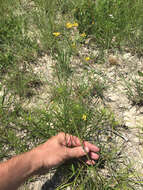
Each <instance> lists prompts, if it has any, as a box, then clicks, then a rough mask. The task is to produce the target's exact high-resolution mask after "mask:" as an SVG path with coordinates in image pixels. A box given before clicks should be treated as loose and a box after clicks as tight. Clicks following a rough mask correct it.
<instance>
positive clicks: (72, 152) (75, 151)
mask: <svg viewBox="0 0 143 190" xmlns="http://www.w3.org/2000/svg"><path fill="white" fill-rule="evenodd" d="M87 153H89V149H88V148H87V147H85V150H84V149H83V148H82V146H79V147H75V148H67V157H68V158H80V157H83V156H85V155H86V154H87Z"/></svg>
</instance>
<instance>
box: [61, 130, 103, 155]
mask: <svg viewBox="0 0 143 190" xmlns="http://www.w3.org/2000/svg"><path fill="white" fill-rule="evenodd" d="M58 136H59V142H60V143H62V144H63V145H64V146H68V147H77V146H81V145H83V146H84V147H88V148H89V150H90V151H92V152H98V151H99V150H100V149H99V148H98V147H96V146H95V145H93V144H91V143H89V142H87V141H82V140H80V139H79V138H78V137H76V136H72V135H70V134H65V133H59V134H58Z"/></svg>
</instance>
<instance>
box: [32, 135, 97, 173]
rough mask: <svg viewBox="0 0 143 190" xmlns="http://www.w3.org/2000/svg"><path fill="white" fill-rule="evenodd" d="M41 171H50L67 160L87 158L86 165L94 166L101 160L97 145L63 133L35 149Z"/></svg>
mask: <svg viewBox="0 0 143 190" xmlns="http://www.w3.org/2000/svg"><path fill="white" fill-rule="evenodd" d="M34 151H35V153H36V159H38V162H39V163H40V168H41V169H50V168H52V167H55V166H57V165H60V164H61V163H63V162H64V161H65V160H68V159H72V158H80V157H83V156H86V155H88V156H87V159H86V161H85V162H86V163H87V164H90V165H93V164H95V160H97V159H98V158H99V155H98V154H96V152H98V151H99V148H97V147H96V146H95V145H93V144H91V143H89V142H87V141H82V140H80V139H79V138H78V137H76V136H72V135H70V134H65V133H63V132H61V133H59V134H58V135H56V136H53V137H51V138H50V139H49V140H48V141H47V142H45V143H44V144H41V145H40V146H38V147H36V148H35V149H34ZM88 158H89V159H88Z"/></svg>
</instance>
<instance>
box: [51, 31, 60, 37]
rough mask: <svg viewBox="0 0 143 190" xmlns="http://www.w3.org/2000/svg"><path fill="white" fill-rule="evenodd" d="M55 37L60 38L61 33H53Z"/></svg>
mask: <svg viewBox="0 0 143 190" xmlns="http://www.w3.org/2000/svg"><path fill="white" fill-rule="evenodd" d="M53 35H54V36H56V37H58V36H60V35H61V33H60V32H53Z"/></svg>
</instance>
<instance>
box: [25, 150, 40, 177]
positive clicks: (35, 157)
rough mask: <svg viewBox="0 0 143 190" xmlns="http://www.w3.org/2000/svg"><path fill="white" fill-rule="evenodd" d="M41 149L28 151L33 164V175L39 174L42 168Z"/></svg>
mask: <svg viewBox="0 0 143 190" xmlns="http://www.w3.org/2000/svg"><path fill="white" fill-rule="evenodd" d="M38 152H39V151H38V150H37V149H36V148H34V149H32V150H31V151H29V152H28V154H29V158H30V165H31V175H34V174H37V173H38V171H40V170H41V169H42V163H41V159H40V158H39V153H38Z"/></svg>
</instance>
